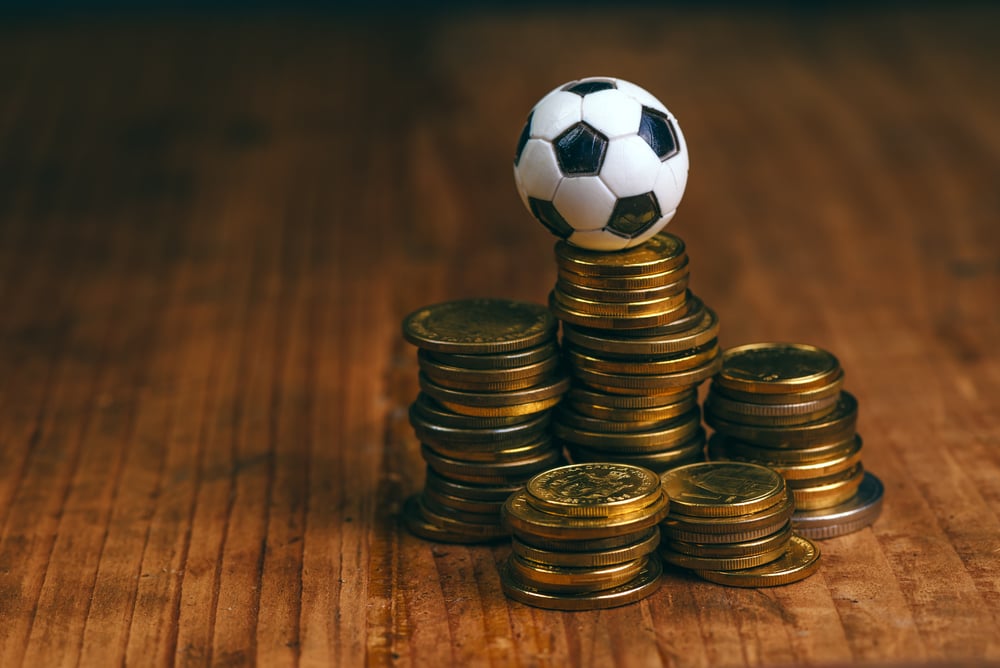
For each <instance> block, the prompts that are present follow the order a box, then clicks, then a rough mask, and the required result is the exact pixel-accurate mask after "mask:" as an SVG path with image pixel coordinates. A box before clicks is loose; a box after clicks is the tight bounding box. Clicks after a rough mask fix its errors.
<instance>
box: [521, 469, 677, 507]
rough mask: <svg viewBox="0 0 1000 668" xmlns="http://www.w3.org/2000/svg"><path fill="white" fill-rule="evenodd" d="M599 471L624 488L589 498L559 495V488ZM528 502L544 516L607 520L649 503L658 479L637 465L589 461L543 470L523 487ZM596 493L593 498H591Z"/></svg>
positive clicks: (657, 491) (657, 486)
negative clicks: (582, 475) (581, 476)
mask: <svg viewBox="0 0 1000 668" xmlns="http://www.w3.org/2000/svg"><path fill="white" fill-rule="evenodd" d="M593 472H601V473H602V474H603V475H604V476H606V477H615V478H617V479H618V480H619V481H622V480H624V479H626V478H627V479H628V483H626V484H625V487H621V486H619V487H617V488H615V490H614V491H613V492H612V491H608V492H602V491H601V490H595V491H594V492H593V493H592V494H590V495H589V496H585V495H584V494H582V493H581V492H577V493H574V494H572V495H566V494H560V493H559V491H558V490H559V488H560V487H561V486H563V485H566V484H572V483H573V479H574V478H576V477H578V476H579V475H580V474H585V475H586V474H590V473H593ZM524 489H525V492H527V494H528V503H530V504H531V505H532V506H534V507H535V508H537V509H538V510H542V511H544V512H547V513H557V514H560V515H566V516H570V517H610V516H614V515H622V514H626V513H630V512H635V511H638V510H641V509H642V508H645V507H646V506H648V505H649V504H650V503H652V502H653V501H654V499H655V497H656V495H657V494H659V493H660V476H658V475H657V474H656V473H654V472H653V471H650V470H649V469H646V468H643V467H641V466H633V465H630V464H619V463H615V462H589V463H578V464H569V465H566V466H559V467H557V468H553V469H549V470H547V471H543V472H542V473H539V474H538V475H535V476H534V477H532V478H531V480H529V481H528V482H527V483H526V484H525V486H524ZM599 492H602V493H599ZM595 494H596V496H595Z"/></svg>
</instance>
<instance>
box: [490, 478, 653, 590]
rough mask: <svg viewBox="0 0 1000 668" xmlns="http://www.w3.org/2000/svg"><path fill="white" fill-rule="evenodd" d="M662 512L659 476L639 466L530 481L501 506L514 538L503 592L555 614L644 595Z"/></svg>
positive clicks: (648, 585) (650, 587)
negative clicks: (550, 610)
mask: <svg viewBox="0 0 1000 668" xmlns="http://www.w3.org/2000/svg"><path fill="white" fill-rule="evenodd" d="M668 510H669V499H668V498H667V496H666V494H664V492H663V488H662V485H661V483H660V478H659V476H658V475H657V474H656V473H654V472H652V471H650V470H648V469H645V468H642V467H639V466H631V465H628V464H619V463H611V462H603V463H601V462H595V463H584V464H573V465H570V466H563V467H559V468H555V469H552V470H550V471H546V472H544V473H541V474H539V475H536V476H534V477H533V478H532V479H531V480H529V481H528V483H527V485H525V488H524V490H522V491H520V492H518V493H516V494H514V495H512V496H511V497H510V499H508V500H507V502H506V503H505V504H504V507H503V516H504V521H505V522H506V524H507V525H508V526H509V527H510V529H511V531H512V533H513V541H512V554H511V556H510V558H509V559H508V560H507V562H506V563H505V564H504V565H503V567H502V568H501V571H500V578H501V579H500V582H501V585H502V587H503V590H504V593H506V594H507V596H509V597H510V598H512V599H514V600H517V601H520V602H522V603H527V604H528V605H533V606H536V607H540V608H549V609H554V610H592V609H597V608H611V607H615V606H619V605H625V604H627V603H632V602H634V601H638V600H639V599H641V598H644V597H645V596H648V595H649V594H651V593H653V592H654V591H655V590H656V588H657V587H658V586H659V583H660V575H661V573H662V566H661V564H660V560H659V559H658V558H657V556H656V554H655V552H656V547H657V545H658V544H659V542H660V532H659V530H658V529H657V526H656V525H657V523H659V522H660V521H661V520H662V519H663V518H664V517H665V516H666V514H667V512H668Z"/></svg>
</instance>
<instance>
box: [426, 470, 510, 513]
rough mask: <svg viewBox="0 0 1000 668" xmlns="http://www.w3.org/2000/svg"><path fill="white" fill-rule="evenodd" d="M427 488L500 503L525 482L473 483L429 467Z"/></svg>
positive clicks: (473, 499)
mask: <svg viewBox="0 0 1000 668" xmlns="http://www.w3.org/2000/svg"><path fill="white" fill-rule="evenodd" d="M424 489H425V490H428V489H433V490H436V491H438V492H440V493H442V494H448V495H450V496H456V497H462V498H463V499H469V500H470V501H481V502H484V503H499V505H501V506H502V505H503V502H504V501H506V500H507V497H509V496H510V495H511V494H513V493H514V492H517V491H520V490H522V489H524V484H523V483H522V484H513V485H492V486H491V485H473V484H469V483H466V482H461V481H458V480H451V479H449V478H447V477H444V476H442V475H440V474H438V473H437V472H435V471H434V469H432V468H430V467H429V466H428V467H427V474H426V482H425V487H424Z"/></svg>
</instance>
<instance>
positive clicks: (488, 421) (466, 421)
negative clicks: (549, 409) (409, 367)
mask: <svg viewBox="0 0 1000 668" xmlns="http://www.w3.org/2000/svg"><path fill="white" fill-rule="evenodd" d="M413 413H419V414H420V415H421V417H422V418H423V419H424V420H425V421H426V422H428V423H432V424H436V425H438V426H439V427H448V428H452V429H496V428H502V427H512V426H514V425H518V424H523V423H525V422H530V421H531V420H534V419H536V418H537V417H538V416H537V415H534V414H531V413H529V414H527V415H513V416H496V417H483V416H473V415H463V414H461V413H455V412H453V411H451V410H449V409H448V408H447V407H445V406H443V405H441V404H439V403H438V402H437V400H436V399H434V398H432V397H430V396H428V395H427V394H425V393H423V392H421V393H419V394H418V395H417V398H416V400H415V401H414V402H413V403H412V404H410V414H411V415H412V414H413Z"/></svg>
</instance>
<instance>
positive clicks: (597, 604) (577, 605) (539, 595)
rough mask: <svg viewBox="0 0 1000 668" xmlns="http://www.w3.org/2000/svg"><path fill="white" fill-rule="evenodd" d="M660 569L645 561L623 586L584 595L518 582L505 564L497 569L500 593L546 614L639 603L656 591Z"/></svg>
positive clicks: (654, 564)
mask: <svg viewBox="0 0 1000 668" xmlns="http://www.w3.org/2000/svg"><path fill="white" fill-rule="evenodd" d="M662 574H663V566H662V564H661V563H660V560H659V559H647V560H646V564H645V566H643V568H642V570H641V571H639V574H638V575H637V576H636V577H635V578H634V579H632V580H630V581H628V582H626V583H625V584H622V585H619V586H617V587H612V588H610V589H602V590H600V591H596V592H589V593H584V594H560V593H553V592H549V591H546V590H544V589H539V588H537V587H532V586H530V585H527V584H525V583H523V582H521V581H520V580H518V579H517V577H516V576H515V575H513V574H512V573H511V571H510V565H509V563H508V562H505V563H504V565H503V566H501V568H500V586H501V587H502V588H503V593H504V594H506V595H507V596H508V597H509V598H512V599H514V600H515V601H518V602H520V603H524V604H526V605H531V606H534V607H536V608H545V609H548V610H601V609H605V608H615V607H618V606H621V605H627V604H629V603H635V602H636V601H640V600H642V599H644V598H646V597H647V596H649V595H650V594H652V593H653V592H655V591H656V590H657V588H659V586H660V577H661V576H662Z"/></svg>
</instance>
